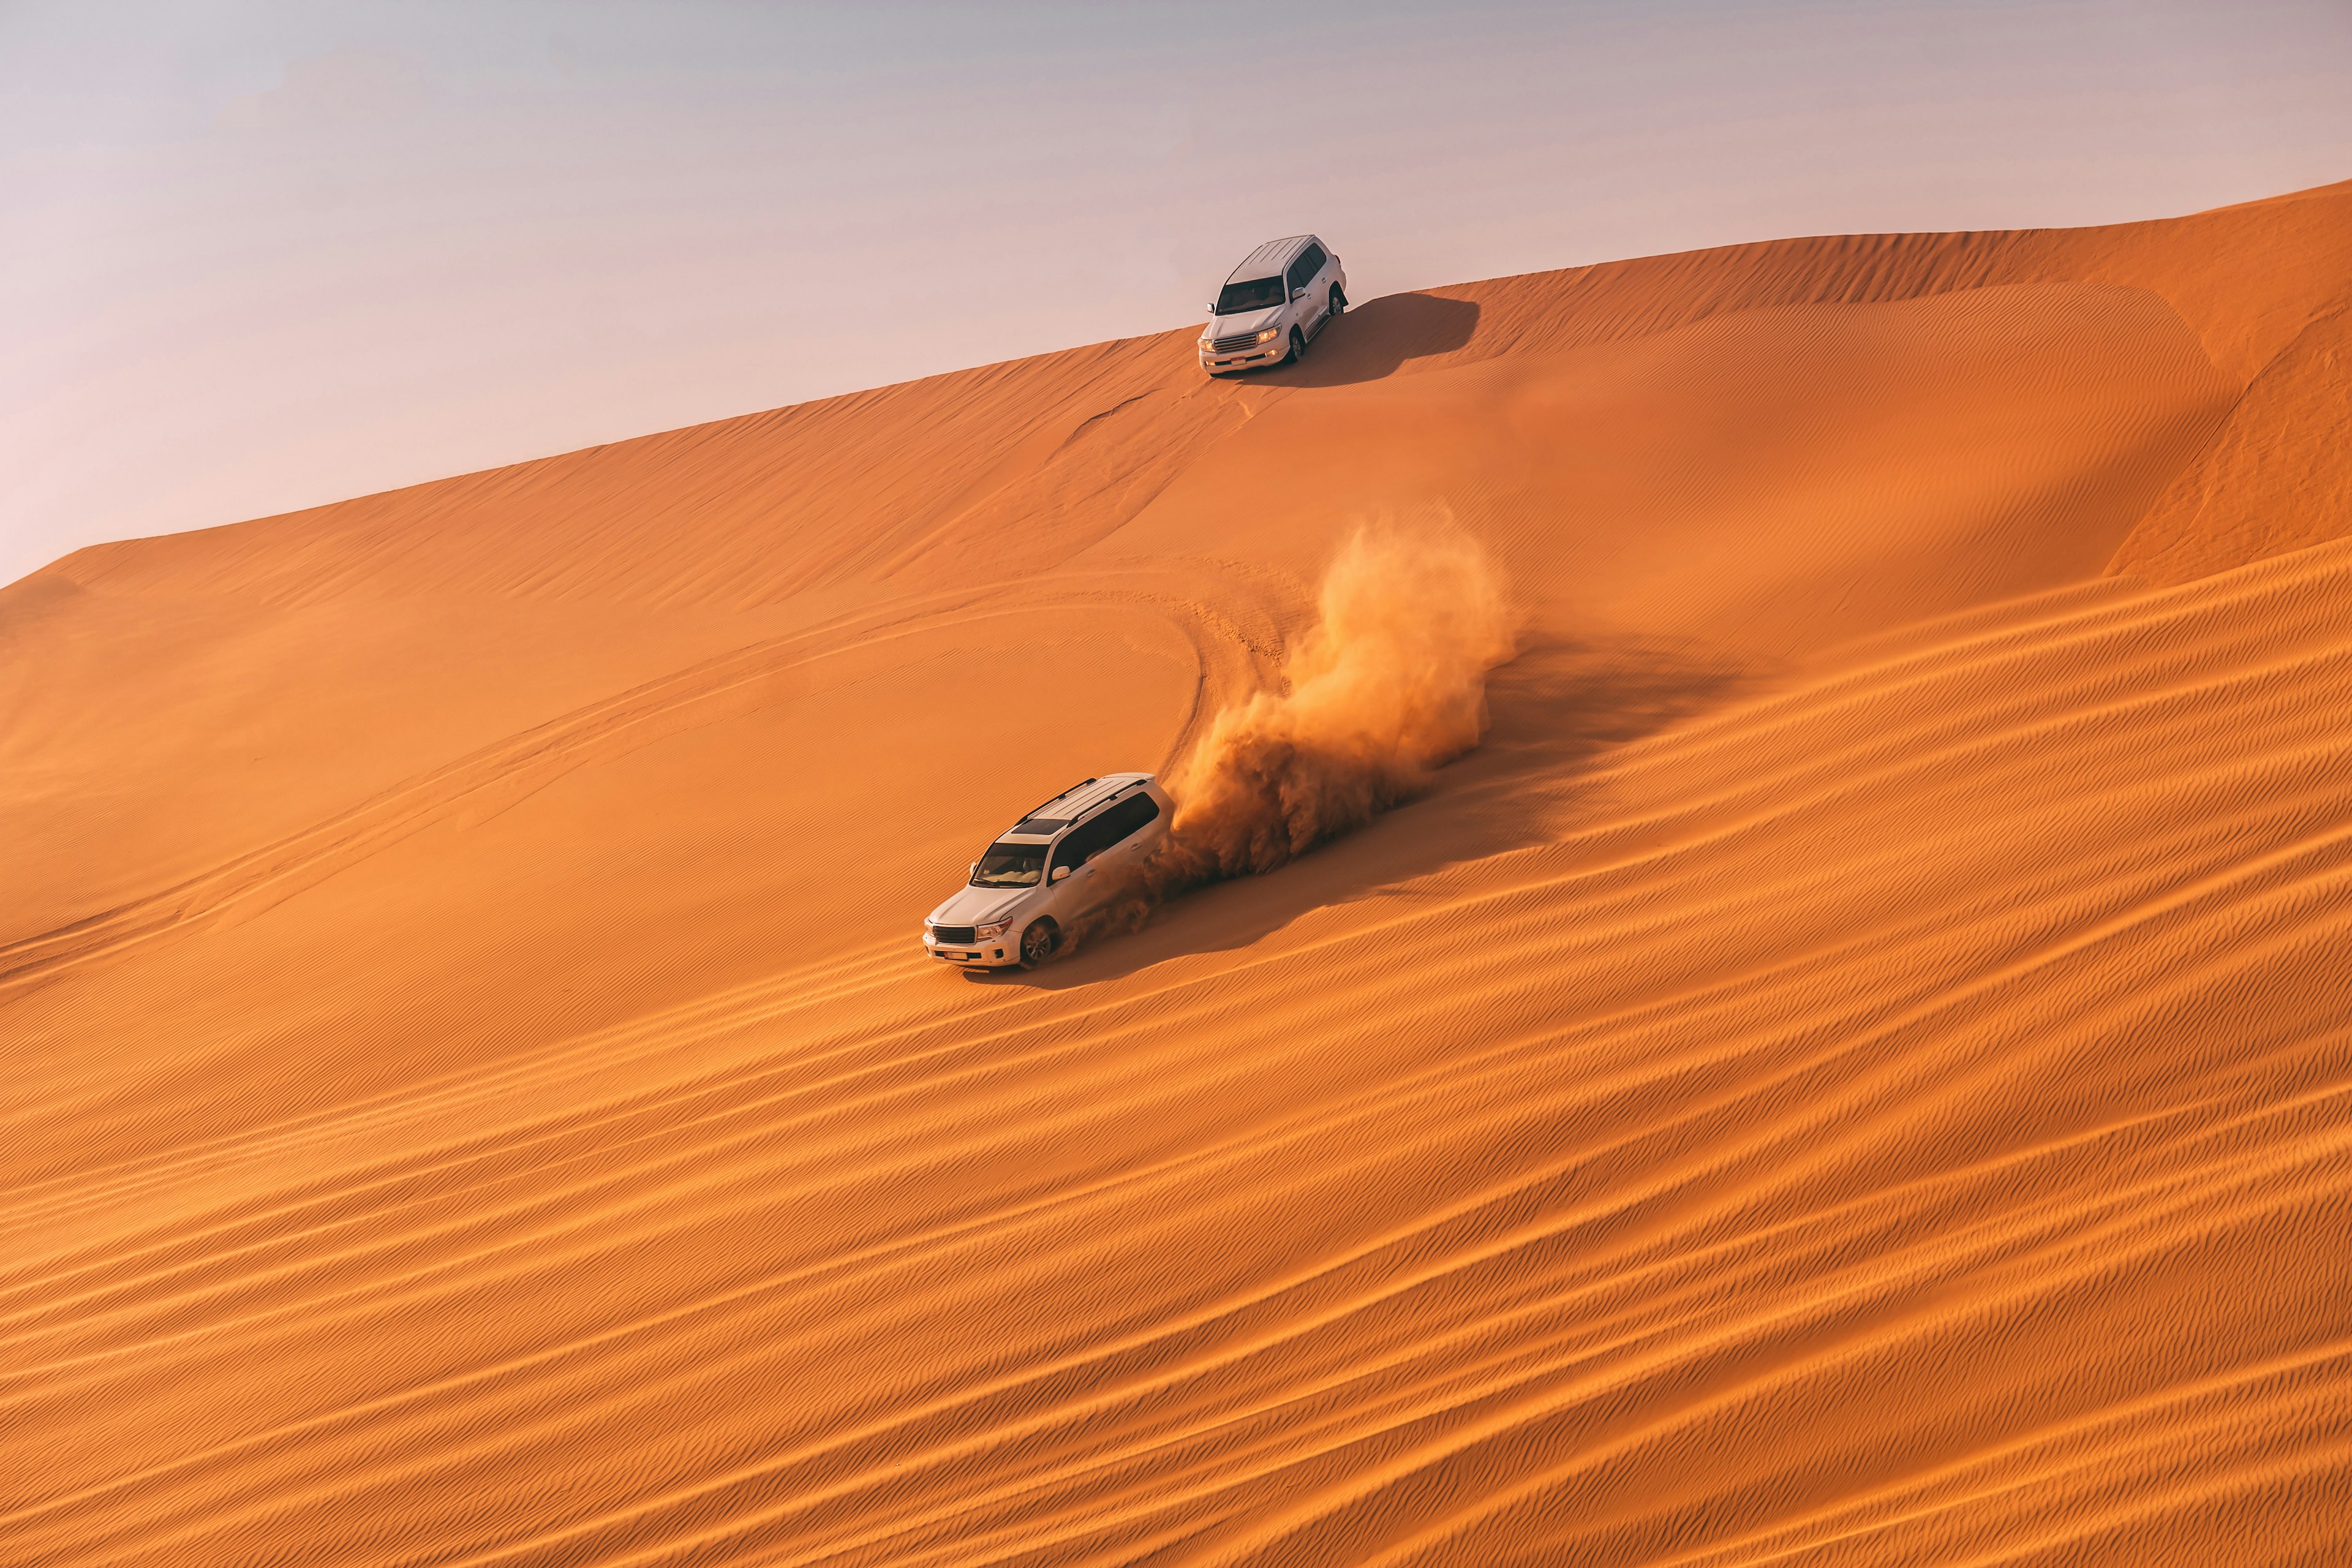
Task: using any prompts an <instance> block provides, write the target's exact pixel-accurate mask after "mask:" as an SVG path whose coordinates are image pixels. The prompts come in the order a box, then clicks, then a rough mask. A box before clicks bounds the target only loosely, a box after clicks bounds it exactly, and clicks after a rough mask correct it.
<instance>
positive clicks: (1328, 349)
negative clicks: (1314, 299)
mask: <svg viewBox="0 0 2352 1568" xmlns="http://www.w3.org/2000/svg"><path fill="white" fill-rule="evenodd" d="M1477 330H1478V302H1477V301H1476V300H1449V299H1446V298H1445V297H1444V296H1443V295H1440V294H1388V295H1383V296H1382V297H1381V298H1380V299H1378V300H1368V301H1366V302H1365V303H1363V304H1361V305H1354V306H1350V307H1349V309H1348V310H1347V311H1346V312H1345V313H1344V314H1343V315H1341V316H1340V317H1339V320H1338V321H1333V322H1332V323H1331V324H1330V325H1329V326H1328V327H1326V328H1324V329H1323V331H1322V334H1321V335H1320V336H1318V338H1317V339H1316V340H1315V343H1314V346H1313V347H1312V348H1310V349H1308V350H1307V358H1306V359H1305V360H1304V361H1302V362H1301V363H1297V364H1292V365H1284V366H1281V367H1280V368H1278V369H1275V370H1264V371H1256V372H1253V373H1250V374H1249V379H1250V380H1253V381H1261V382H1264V383H1265V384H1267V385H1270V386H1346V385H1349V384H1351V383H1354V382H1360V381H1378V380H1380V379H1381V377H1383V376H1389V375H1394V374H1396V372H1397V369H1398V367H1399V366H1401V365H1402V364H1403V363H1404V362H1405V361H1407V360H1409V359H1426V358H1428V357H1429V356H1430V355H1432V354H1443V353H1453V352H1454V350H1455V349H1458V348H1461V347H1464V346H1465V345H1466V344H1467V343H1468V342H1470V338H1471V334H1473V333H1474V332H1475V331H1477Z"/></svg>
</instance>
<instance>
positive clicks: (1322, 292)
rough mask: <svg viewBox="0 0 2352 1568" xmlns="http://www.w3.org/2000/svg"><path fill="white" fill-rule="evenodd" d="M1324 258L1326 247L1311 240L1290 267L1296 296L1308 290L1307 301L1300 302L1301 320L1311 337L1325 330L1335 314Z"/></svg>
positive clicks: (1299, 320)
mask: <svg viewBox="0 0 2352 1568" xmlns="http://www.w3.org/2000/svg"><path fill="white" fill-rule="evenodd" d="M1324 259H1325V258H1324V255H1323V247H1321V246H1320V245H1318V244H1316V243H1315V242H1314V241H1313V240H1309V241H1307V248H1306V249H1304V250H1302V251H1300V252H1299V253H1298V259H1297V260H1296V261H1294V262H1292V263H1291V264H1290V272H1289V283H1290V291H1291V292H1292V293H1294V294H1296V293H1297V292H1298V290H1300V289H1306V290H1307V298H1305V299H1304V300H1299V301H1298V305H1297V312H1298V314H1297V321H1298V324H1299V326H1300V327H1301V328H1302V329H1304V330H1305V331H1306V332H1307V335H1308V336H1309V337H1312V336H1314V334H1315V333H1316V332H1317V331H1319V330H1320V329H1321V327H1322V324H1323V318H1324V317H1326V316H1328V315H1329V314H1330V313H1331V291H1330V290H1329V289H1327V288H1324V287H1323V286H1322V281H1323V280H1322V274H1323V262H1324Z"/></svg>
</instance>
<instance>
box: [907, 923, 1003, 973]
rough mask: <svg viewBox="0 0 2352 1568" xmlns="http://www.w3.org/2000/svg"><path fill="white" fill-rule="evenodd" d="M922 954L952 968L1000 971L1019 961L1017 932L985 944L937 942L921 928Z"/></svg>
mask: <svg viewBox="0 0 2352 1568" xmlns="http://www.w3.org/2000/svg"><path fill="white" fill-rule="evenodd" d="M923 951H924V952H926V953H928V954H929V955H930V956H931V957H932V958H933V959H934V960H936V961H938V962H939V963H944V964H947V965H948V966H949V967H950V968H954V969H1004V968H1008V967H1010V966H1012V965H1013V964H1017V963H1020V962H1021V932H1020V931H1019V929H1018V928H1015V929H1014V930H1012V931H1006V932H1005V933H1004V934H1003V936H992V937H990V938H989V939H988V940H987V941H986V942H941V941H940V939H939V938H937V937H935V936H933V935H932V934H931V928H930V927H929V926H925V927H924V928H923Z"/></svg>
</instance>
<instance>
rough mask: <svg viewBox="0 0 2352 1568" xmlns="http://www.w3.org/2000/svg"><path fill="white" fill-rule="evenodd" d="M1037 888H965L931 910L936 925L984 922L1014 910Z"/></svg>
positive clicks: (930, 917)
mask: <svg viewBox="0 0 2352 1568" xmlns="http://www.w3.org/2000/svg"><path fill="white" fill-rule="evenodd" d="M1036 890H1037V889H1034V888H966V889H963V890H962V891H961V892H959V893H957V894H956V895H955V896H954V897H953V898H951V899H949V900H947V901H946V902H944V903H942V904H941V905H940V907H939V908H938V909H935V910H932V911H931V912H930V916H929V919H930V922H931V923H932V924H933V925H950V926H984V925H988V924H990V923H992V922H993V921H1001V920H1003V918H1004V917H1005V916H1007V915H1009V914H1011V913H1012V912H1013V909H1014V907H1015V906H1016V905H1018V904H1019V903H1020V902H1021V900H1024V899H1025V898H1027V897H1028V896H1029V895H1030V894H1032V893H1034V892H1035V891H1036Z"/></svg>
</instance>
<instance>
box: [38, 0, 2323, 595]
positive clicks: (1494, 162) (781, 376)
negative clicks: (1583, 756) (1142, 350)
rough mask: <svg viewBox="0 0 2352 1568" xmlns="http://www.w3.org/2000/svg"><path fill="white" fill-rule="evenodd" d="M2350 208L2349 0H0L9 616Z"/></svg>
mask: <svg viewBox="0 0 2352 1568" xmlns="http://www.w3.org/2000/svg"><path fill="white" fill-rule="evenodd" d="M2345 178H2352V0H2317V3H2314V0H2298V3H2293V4H2285V3H2282V4H2266V3H2263V0H2242V3H2236V4H2231V5H2218V4H2214V3H2212V0H2198V3H2189V0H2181V3H2172V0H2071V3H2042V0H2018V3H2011V4H1999V3H1985V0H1979V3H1965V4H1963V3H1943V4H1935V3H1927V0H1915V3H1908V4H1861V3H1849V4H1830V3H1819V4H1766V3H1761V0H1756V3H1747V4H1738V3H1730V0H1714V3H1705V0H1692V3H1687V4H1649V5H1631V4H1622V5H1621V4H1585V5H1528V4H1508V3H1502V0H1494V3H1484V4H1481V3H1475V0H1453V3H1451V4H1445V5H1399V4H1386V3H1381V0H1349V3H1347V4H1323V3H1321V0H1312V3H1302V0H1252V3H1251V4H1247V5H1225V4H1181V3H1177V0H1141V3H1130V4H1117V3H1111V0H1100V3H1097V4H1090V5H1055V4H1031V5H992V4H988V3H986V0H961V3H959V4H954V5H897V4H888V3H884V0H866V3H863V4H856V5H828V4H782V3H779V4H767V5H759V4H749V3H744V0H734V3H724V4H722V3H705V4H694V3H690V0H659V3H657V4H656V3H639V4H628V3H620V0H614V3H590V0H580V3H572V4H561V3H556V0H511V3H503V0H463V3H453V4H436V3H431V0H403V3H392V0H374V3H368V0H356V3H335V0H303V3H288V4H261V3H251V0H246V3H240V0H205V3H202V4H196V3H189V4H178V5H173V4H143V5H142V4H109V3H107V0H66V3H58V4H39V3H25V0H0V349H5V353H0V509H5V510H0V581H5V580H8V579H12V578H14V577H16V576H17V575H19V574H22V573H24V572H26V571H28V570H30V569H32V568H33V567H35V566H37V565H38V564H39V563H42V562H44V561H47V560H48V559H50V558H51V557H53V556H56V555H58V554H60V553H63V552H66V551H68V550H70V549H73V548H75V547H77V546H79V545H81V544H85V543H89V542H92V541H95V540H100V539H109V538H120V537H123V536H126V535H131V534H139V533H152V532H161V531H168V530H173V529H180V528H192V527H201V526H205V525H208V524H212V523H217V522H228V521H236V520H238V519H241V518H246V517H253V516H259V515H264V514H267V513H269V512H273V511H281V510H289V509H291V508H294V507H298V506H305V505H310V504H313V503H316V502H320V501H325V500H335V499H338V498H341V497H343V496H349V495H356V494H362V493H364V492H367V491H369V490H374V489H385V488H388V487H390V486H394V485H399V484H405V483H409V482H412V481H415V480H418V479H431V478H434V477H436V476H439V475H443V474H450V473H457V472H463V471H465V470H467V469H470V468H482V467H486V466H489V465H492V464H497V463H504V462H509V461H513V460H516V459H520V458H530V457H536V456H541V455H543V454H546V453H550V452H555V451H562V450H565V449H568V448H571V447H580V446H585V445H588V444H591V443H593V442H598V441H604V440H610V439H613V438H614V437H624V436H631V435H636V434H640V433H643V432H646V431H651V430H657V429H663V428H667V427H670V426H678V425H686V424H692V423H694V422H697V421H699V420H704V419H710V418H716V417H719V416H725V415H730V414H739V413H744V412H748V411H750V410H753V409H758V408H765V407H772V406H774V405H778V404H783V403H793V402H798V401H801V400H803V399H805V398H810V397H816V396H822V395H825V394H828V393H834V392H842V391H847V390H850V389H852V388H856V387H861V386H871V385H876V384H882V383H886V382H891V381H897V380H902V379H905V378H907V377H909V376H914V375H920V374H927V373H929V372H933V371H939V370H947V369H951V368H954V367H956V366H960V365H968V364H975V363H985V362H987V361H990V360H994V359H1003V358H1009V357H1012V356H1014V355H1019V354H1024V353H1038V352H1041V351H1044V350H1048V349H1054V348H1059V347H1065V346H1067V345H1070V344H1074V343H1083V342H1093V341H1096V340H1099V339H1102V338H1108V337H1117V336H1122V335H1126V334H1129V333H1136V332H1143V331H1155V330H1158V329H1161V328H1167V327H1173V326H1178V325H1181V324H1184V323H1185V322H1187V321H1191V320H1196V319H1197V307H1198V305H1199V302H1200V301H1202V300H1205V299H1206V298H1207V297H1208V296H1209V295H1210V293H1211V292H1212V291H1213V288H1214V285H1215V283H1216V282H1217V280H1218V279H1220V278H1222V277H1223V274H1224V272H1225V271H1226V269H1227V268H1229V267H1231V265H1232V264H1233V262H1234V260H1236V259H1238V258H1239V257H1240V256H1241V255H1242V253H1243V252H1244V251H1245V250H1247V249H1248V248H1249V247H1251V246H1253V245H1255V243H1257V242H1258V241H1259V240H1262V239H1265V238H1267V237H1272V236H1276V235H1282V234H1291V233H1296V232H1298V231H1300V230H1303V229H1313V230H1315V231H1317V232H1319V233H1320V234H1322V235H1323V236H1325V237H1327V238H1328V239H1330V240H1331V241H1332V242H1333V243H1334V244H1335V246H1337V247H1338V248H1339V251H1340V253H1341V254H1342V255H1343V256H1344V257H1345V258H1347V262H1348V269H1349V276H1350V279H1351V281H1352V282H1353V284H1354V292H1355V294H1356V297H1357V298H1358V299H1360V300H1361V299H1369V298H1370V297H1372V296H1374V295H1377V294H1381V293H1387V292H1391V291H1394V290H1397V289H1413V288H1420V287H1425V286H1428V285H1433V284H1443V283H1449V282H1459V281H1463V280H1466V279H1474V278H1481V277H1490V276H1494V275H1497V274H1502V273H1509V272H1521V271H1528V270H1533V269H1537V268H1551V267H1564V266H1570V265H1574V264H1577V263H1580V262H1587V261H1596V260H1602V259H1606V258H1612V257H1620V256H1631V255H1641V254H1646V253H1653V252H1658V251H1667V250H1679V249H1685V248H1689V247H1696V246H1705V245H1713V244H1719V243H1726V242H1730V241H1737V240H1744V239H1755V238H1765V237H1774V236H1780V235H1790V234H1809V233H1824V232H1851V231H1856V230H1889V229H1917V228H1985V227H2014V226H2027V225H2071V224H2087V223H2101V222H2108V221H2114V220H2118V219H2127V218H2136V217H2150V216H2163V215H2168V214H2173V213H2179V212H2187V211H2191V210H2194V209H2197V208H2200V207H2205V206H2212V205H2221V204H2222V203H2226V202H2232V201H2242V200H2247V199H2250V198H2253V197H2257V196H2263V195H2276V194H2279V193H2281V192H2284V191H2288V190H2294V189H2298V188H2301V187H2304V186H2308V185H2314V184H2323V183H2326V182H2328V181H2333V180H2339V179H2345Z"/></svg>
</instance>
